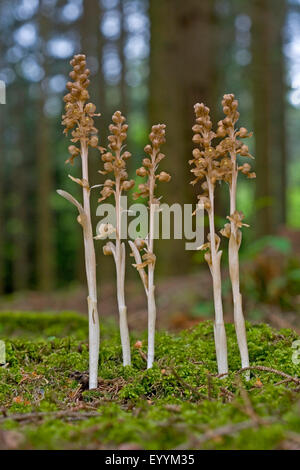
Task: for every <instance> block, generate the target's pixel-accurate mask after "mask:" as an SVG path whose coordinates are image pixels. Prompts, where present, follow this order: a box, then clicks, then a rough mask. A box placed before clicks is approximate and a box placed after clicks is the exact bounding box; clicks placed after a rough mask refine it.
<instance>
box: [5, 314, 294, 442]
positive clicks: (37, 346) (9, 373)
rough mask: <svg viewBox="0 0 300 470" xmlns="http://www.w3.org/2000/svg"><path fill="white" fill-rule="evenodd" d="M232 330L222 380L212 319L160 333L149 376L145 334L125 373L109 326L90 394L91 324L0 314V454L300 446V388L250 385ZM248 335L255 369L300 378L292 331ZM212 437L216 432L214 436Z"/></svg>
mask: <svg viewBox="0 0 300 470" xmlns="http://www.w3.org/2000/svg"><path fill="white" fill-rule="evenodd" d="M226 329H227V334H228V352H229V367H230V371H231V372H230V375H229V377H228V378H225V379H224V378H223V379H219V378H216V377H214V375H216V373H217V369H216V360H215V353H214V341H213V326H212V323H211V322H205V323H201V324H199V325H198V326H197V327H196V328H193V329H192V330H188V331H183V332H181V333H180V334H176V335H173V334H168V333H165V332H160V333H158V334H157V340H156V363H155V366H154V367H153V369H151V370H149V371H147V370H146V368H145V360H144V359H143V357H142V356H143V353H146V347H145V346H144V345H146V335H141V336H140V337H137V336H134V335H133V338H132V345H134V343H135V341H136V340H137V339H139V340H142V341H143V346H142V349H136V348H135V347H134V346H133V347H132V366H131V367H126V368H124V367H122V365H121V348H120V344H119V337H118V331H117V330H116V329H115V327H114V326H113V325H111V324H106V325H103V326H102V337H103V340H102V345H101V353H100V365H99V388H98V389H97V390H93V391H88V390H86V379H87V377H86V374H85V372H86V371H87V369H88V347H87V343H86V337H87V322H86V320H85V318H83V317H81V316H79V315H77V314H74V313H71V312H64V313H61V314H57V315H55V314H50V313H40V314H37V313H21V312H20V313H2V314H0V339H4V340H5V342H6V352H7V357H6V362H7V364H6V366H5V367H3V366H2V367H0V411H1V412H2V413H0V448H1V446H2V448H20V449H79V448H90V449H101V448H102V449H111V448H114V449H116V448H131V449H134V448H136V449H138V448H140V449H152V450H153V449H176V448H179V449H197V448H204V449H276V448H293V446H295V445H296V446H297V442H298V445H299V442H300V401H299V398H300V387H299V384H298V385H297V384H296V383H293V382H288V383H282V384H278V382H280V381H282V380H284V378H283V377H280V376H278V375H276V374H274V373H270V372H265V371H258V370H257V371H251V379H250V381H249V382H246V381H245V378H244V377H243V375H242V374H237V373H236V371H238V370H239V368H240V361H239V354H238V348H237V344H236V337H235V333H234V327H233V325H227V326H226ZM247 333H248V344H249V354H250V361H251V364H252V365H263V366H267V367H271V368H275V369H278V370H281V371H283V372H285V373H287V374H290V375H292V376H294V377H300V366H299V365H296V364H293V362H292V348H291V345H292V342H293V341H294V340H296V339H298V338H297V335H296V334H295V333H294V332H292V331H291V330H281V331H275V330H273V329H272V328H270V327H269V326H267V325H264V324H262V325H255V326H251V325H247ZM239 378H240V379H239ZM297 388H298V390H297ZM27 413H29V415H27ZM41 413H42V414H41ZM59 413H61V414H60V415H59ZM92 414H93V416H91V415H92ZM239 423H244V424H239ZM224 426H226V428H224ZM227 426H228V427H227ZM244 426H245V427H247V429H241V428H242V427H244ZM210 430H215V431H214V432H213V434H211V435H210V434H209V431H210ZM216 430H217V432H216Z"/></svg>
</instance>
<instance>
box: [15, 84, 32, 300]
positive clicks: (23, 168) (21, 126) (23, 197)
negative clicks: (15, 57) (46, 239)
mask: <svg viewBox="0 0 300 470" xmlns="http://www.w3.org/2000/svg"><path fill="white" fill-rule="evenodd" d="M25 93H26V89H25V87H24V86H20V87H19V89H18V92H17V96H18V100H17V103H16V105H17V107H18V109H24V110H26V109H27V106H26V97H25ZM16 116H18V114H17V113H16ZM17 119H18V121H19V122H18V131H19V140H18V148H19V149H20V152H21V154H20V155H19V158H18V160H17V162H15V165H14V177H13V186H14V188H13V190H14V194H15V200H14V213H13V217H14V219H15V223H14V233H13V238H14V240H13V242H14V259H13V290H15V291H18V290H24V289H27V288H28V281H29V253H28V168H27V156H28V153H27V133H26V117H25V116H24V114H21V115H19V116H18V117H17Z"/></svg>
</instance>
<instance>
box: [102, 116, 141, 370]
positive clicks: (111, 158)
mask: <svg viewBox="0 0 300 470" xmlns="http://www.w3.org/2000/svg"><path fill="white" fill-rule="evenodd" d="M112 121H113V123H112V124H111V125H110V126H109V131H110V133H111V134H110V135H109V136H108V141H109V144H108V151H107V150H106V149H102V157H101V158H102V161H103V162H104V171H100V172H99V173H101V174H103V175H107V174H110V173H111V174H112V175H113V176H112V178H113V179H107V180H106V181H105V182H104V186H103V189H102V191H101V198H100V199H99V200H98V201H99V202H102V201H104V200H105V199H107V198H108V197H109V196H111V195H114V199H115V208H116V227H115V228H114V227H112V226H110V227H105V228H104V227H103V225H101V226H100V232H101V231H102V232H105V233H100V234H99V235H98V237H95V238H105V236H108V235H109V234H111V233H114V232H115V233H116V244H114V243H113V242H111V241H109V242H108V243H107V244H106V245H105V246H104V247H103V253H104V255H113V257H114V261H115V265H116V276H117V299H118V308H119V318H120V336H121V343H122V350H123V365H124V366H126V365H130V364H131V354H130V338H129V331H128V323H127V308H126V304H125V259H126V252H125V243H124V242H123V243H122V241H121V237H122V212H123V209H122V207H121V196H122V192H123V191H128V190H129V189H131V188H133V186H134V180H129V179H128V173H127V171H126V161H127V160H128V159H129V158H130V157H131V153H130V152H128V151H124V147H125V141H126V138H127V129H128V125H127V124H125V121H126V119H125V117H124V116H122V113H121V112H120V111H116V112H115V113H114V115H113V116H112ZM107 225H109V224H107ZM103 235H104V236H103Z"/></svg>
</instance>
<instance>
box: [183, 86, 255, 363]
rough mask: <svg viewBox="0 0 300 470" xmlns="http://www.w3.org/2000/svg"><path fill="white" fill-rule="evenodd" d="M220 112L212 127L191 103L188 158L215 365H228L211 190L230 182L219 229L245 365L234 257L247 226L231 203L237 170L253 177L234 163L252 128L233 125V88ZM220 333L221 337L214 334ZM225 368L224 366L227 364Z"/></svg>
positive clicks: (243, 151) (246, 152) (206, 111)
mask: <svg viewBox="0 0 300 470" xmlns="http://www.w3.org/2000/svg"><path fill="white" fill-rule="evenodd" d="M222 106H223V111H224V114H225V118H224V119H223V120H221V121H219V122H218V128H217V132H216V133H214V132H213V131H212V123H211V120H210V117H209V109H208V108H207V107H206V106H204V104H196V105H195V114H196V124H195V125H194V127H193V131H194V137H193V142H194V143H195V144H197V145H199V148H195V149H194V150H193V157H194V158H193V160H191V161H190V164H193V165H194V168H193V169H192V170H191V171H192V173H193V174H194V176H195V179H194V180H193V181H192V184H193V185H194V184H196V183H198V182H201V181H202V184H201V188H202V193H201V195H200V196H198V199H199V203H201V204H203V206H204V208H205V209H206V211H207V213H208V217H209V227H210V233H209V234H208V243H205V244H204V245H203V246H202V247H200V249H204V250H207V252H206V254H205V259H206V261H207V262H208V265H209V267H210V270H211V273H212V277H213V286H214V303H215V315H216V323H215V342H216V351H217V361H218V366H219V371H220V369H221V368H224V369H226V368H227V357H226V361H225V359H224V356H225V353H226V355H227V352H226V338H225V339H224V337H225V336H224V335H225V330H223V328H224V325H223V309H222V298H221V274H220V259H221V255H222V252H221V251H219V246H220V238H219V236H218V235H217V234H216V233H215V224H214V190H215V185H216V182H217V181H225V182H226V183H227V184H228V186H229V193H230V215H229V216H228V217H227V219H228V220H229V222H230V223H227V224H226V225H225V227H224V228H223V229H222V230H221V231H220V233H221V234H222V235H223V236H225V237H227V238H229V272H230V278H231V284H232V293H233V304H234V322H235V328H236V334H237V340H238V344H239V349H240V354H241V360H242V367H248V366H249V357H248V347H247V339H246V330H245V321H244V315H243V311H242V297H241V294H240V287H239V258H238V251H239V247H240V244H241V239H242V232H241V230H240V229H241V228H242V226H245V227H248V225H247V224H245V223H243V219H244V215H243V213H242V212H238V211H237V209H236V193H237V178H238V173H239V172H241V173H242V174H244V175H246V176H247V177H248V178H250V179H252V178H255V176H256V175H255V173H254V172H252V171H251V166H250V164H249V163H243V164H241V165H239V164H238V161H237V158H238V157H239V156H241V157H249V158H253V157H252V156H251V155H250V153H249V149H248V146H247V145H245V144H244V143H243V140H241V139H244V138H247V137H251V135H252V134H251V133H249V132H248V131H247V129H245V128H244V127H241V128H237V129H236V127H235V126H236V123H237V121H238V119H239V112H238V101H237V100H236V99H235V97H234V95H233V94H227V95H224V97H223V100H222ZM215 138H219V139H221V140H220V141H219V143H218V144H217V145H213V144H212V141H213V139H215ZM218 323H220V325H221V326H220V330H221V332H219V333H218V328H217V325H218ZM218 335H220V338H218ZM224 372H227V371H226V370H225V371H224Z"/></svg>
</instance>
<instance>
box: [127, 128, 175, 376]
mask: <svg viewBox="0 0 300 470" xmlns="http://www.w3.org/2000/svg"><path fill="white" fill-rule="evenodd" d="M165 129H166V126H165V124H157V125H155V126H152V129H151V133H150V135H149V139H150V142H151V144H148V145H146V147H145V148H144V151H145V153H146V154H147V155H148V157H146V158H144V159H143V162H142V163H143V164H142V166H141V167H140V168H138V170H136V174H137V175H138V176H141V177H146V178H147V180H146V182H145V183H141V184H139V186H138V189H139V191H138V192H137V193H135V194H134V196H133V197H134V199H138V198H139V197H143V198H148V205H149V234H148V236H147V237H146V239H145V240H143V239H141V238H138V239H136V240H135V242H131V241H130V242H129V243H130V246H131V250H132V255H133V256H134V258H135V261H136V264H134V266H135V267H136V269H137V270H138V272H139V274H140V277H141V279H142V282H143V285H144V288H145V292H146V295H147V300H148V357H147V367H148V368H151V367H152V365H153V361H154V350H155V321H156V303H155V292H154V291H155V286H154V268H155V262H156V256H155V254H154V251H153V245H154V243H153V242H154V229H155V227H154V214H155V211H156V210H158V207H159V199H158V198H157V197H156V196H155V188H156V181H160V182H168V181H170V179H171V176H170V175H169V174H168V173H166V172H165V171H161V172H160V173H158V174H157V173H156V172H157V169H158V165H159V163H160V162H161V161H162V160H163V159H164V158H165V155H164V154H163V153H161V151H160V147H161V145H163V144H164V143H165V141H166V139H165V132H166V131H165ZM141 252H142V253H143V254H142V255H141ZM146 268H147V272H146V270H145V269H146Z"/></svg>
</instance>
